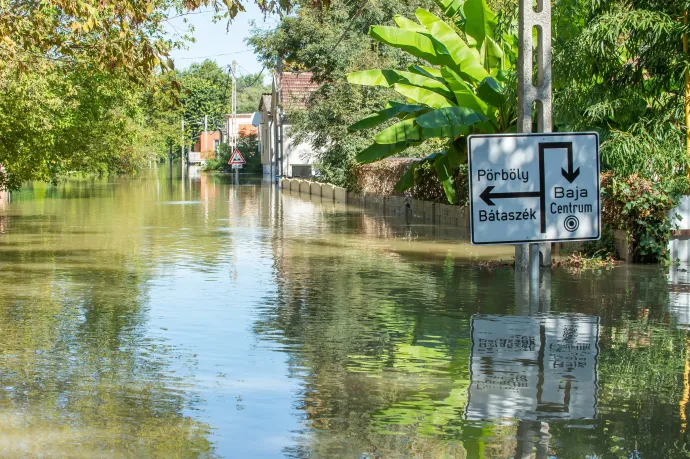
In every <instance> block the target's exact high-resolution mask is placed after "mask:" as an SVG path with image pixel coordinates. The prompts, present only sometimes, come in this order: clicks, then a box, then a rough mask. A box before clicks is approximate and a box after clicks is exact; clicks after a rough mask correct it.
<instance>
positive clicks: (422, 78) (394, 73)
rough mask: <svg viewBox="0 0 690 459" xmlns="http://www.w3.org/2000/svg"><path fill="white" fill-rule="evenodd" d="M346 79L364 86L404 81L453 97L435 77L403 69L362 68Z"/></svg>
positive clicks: (387, 84) (448, 97)
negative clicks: (362, 69)
mask: <svg viewBox="0 0 690 459" xmlns="http://www.w3.org/2000/svg"><path fill="white" fill-rule="evenodd" d="M347 81H348V82H350V83H354V84H360V85H365V86H386V87H392V86H393V85H394V84H396V83H404V84H408V85H411V86H419V87H422V88H425V89H429V90H431V91H433V92H435V93H437V94H440V95H442V96H443V97H445V98H447V99H451V100H452V99H453V93H452V92H451V91H450V90H449V89H448V86H446V85H445V84H443V83H442V82H441V81H439V80H437V79H436V78H432V77H429V76H426V75H420V74H418V73H413V72H406V71H404V70H364V71H361V72H353V73H350V74H348V75H347Z"/></svg>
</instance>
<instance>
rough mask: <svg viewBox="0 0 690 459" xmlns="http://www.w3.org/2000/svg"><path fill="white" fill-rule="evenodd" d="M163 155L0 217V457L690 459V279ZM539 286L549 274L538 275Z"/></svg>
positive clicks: (17, 196) (28, 201) (74, 184)
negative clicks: (521, 243) (540, 256)
mask: <svg viewBox="0 0 690 459" xmlns="http://www.w3.org/2000/svg"><path fill="white" fill-rule="evenodd" d="M510 255H511V251H510V249H509V248H505V247H496V248H483V249H481V250H480V251H477V250H475V249H474V248H472V247H471V246H470V245H469V244H468V241H467V237H466V235H464V234H461V232H460V231H459V230H458V229H457V228H451V227H433V226H427V225H423V224H419V223H415V222H407V221H405V219H401V218H392V217H386V216H382V215H377V214H376V213H373V212H371V211H368V212H364V211H362V210H360V209H357V208H352V207H347V206H344V205H337V204H333V203H332V202H322V201H321V199H320V198H310V197H308V196H306V197H305V196H300V195H299V194H295V193H290V192H284V191H281V190H278V189H276V188H275V187H273V186H272V185H270V184H267V183H263V184H262V183H261V181H259V180H257V179H248V178H244V177H243V178H241V180H240V183H239V184H235V183H233V178H232V176H220V175H204V174H201V173H199V172H198V171H192V172H191V173H186V174H185V175H184V177H181V171H180V170H179V169H177V167H176V168H175V169H174V171H173V173H172V175H170V173H169V171H168V170H167V168H165V167H163V168H161V169H159V170H154V171H151V172H150V173H148V174H143V175H142V176H141V177H138V178H134V179H102V180H81V181H79V180H74V181H69V182H66V183H64V184H61V185H59V186H57V187H53V186H46V185H42V184H33V185H30V186H27V187H26V188H24V189H23V190H21V191H19V192H15V193H13V194H12V200H11V202H10V203H3V204H2V207H1V208H0V410H1V412H0V413H1V416H0V455H2V456H10V457H12V456H28V457H31V456H39V455H43V456H44V457H56V456H57V457H60V456H63V457H150V456H153V457H238V458H239V457H241V458H247V457H251V458H274V457H297V458H341V457H342V458H442V457H453V458H455V457H457V458H464V457H472V458H473V457H491V458H493V457H502V458H507V457H528V455H529V454H532V455H533V456H535V457H563V458H570V457H572V458H576V457H578V458H579V457H601V458H609V457H611V458H619V457H620V458H631V457H687V456H688V452H687V450H688V448H687V447H686V446H685V444H686V441H687V439H688V435H687V421H686V419H687V416H688V409H687V405H688V400H689V399H690V382H689V381H688V375H689V374H690V363H689V362H688V350H689V349H690V341H688V337H687V332H686V329H687V327H688V324H690V276H689V275H688V273H686V272H684V271H682V270H676V269H674V270H671V271H670V272H669V271H668V270H665V269H662V268H658V267H641V266H634V267H623V268H618V269H615V270H613V271H610V272H606V271H605V272H587V273H570V272H567V271H564V270H555V271H553V272H552V273H551V274H550V276H549V275H547V277H550V285H551V289H550V291H549V290H547V289H542V291H541V303H540V304H539V305H535V304H533V303H530V301H529V295H528V293H527V291H526V288H525V285H524V283H523V282H522V281H521V280H520V279H519V278H518V279H517V280H516V278H515V275H514V274H513V272H512V271H511V270H507V269H498V270H487V269H482V268H479V267H477V263H476V262H477V261H480V260H485V259H491V258H504V259H505V258H509V257H510ZM546 280H548V279H546Z"/></svg>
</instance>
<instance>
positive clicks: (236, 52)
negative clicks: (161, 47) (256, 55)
mask: <svg viewBox="0 0 690 459" xmlns="http://www.w3.org/2000/svg"><path fill="white" fill-rule="evenodd" d="M250 51H252V50H251V49H245V50H242V51H235V52H232V53H222V54H211V55H209V56H196V57H178V58H177V60H188V59H208V58H209V57H218V56H231V55H233V54H242V53H248V52H250Z"/></svg>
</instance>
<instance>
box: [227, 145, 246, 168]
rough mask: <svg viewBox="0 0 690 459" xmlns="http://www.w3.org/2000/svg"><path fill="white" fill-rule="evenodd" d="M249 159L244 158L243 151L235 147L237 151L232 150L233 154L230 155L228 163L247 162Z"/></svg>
mask: <svg viewBox="0 0 690 459" xmlns="http://www.w3.org/2000/svg"><path fill="white" fill-rule="evenodd" d="M246 163H247V161H245V160H244V157H243V156H242V153H240V151H239V150H238V149H237V148H235V151H233V152H232V155H231V156H230V161H228V164H246Z"/></svg>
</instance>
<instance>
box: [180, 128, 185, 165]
mask: <svg viewBox="0 0 690 459" xmlns="http://www.w3.org/2000/svg"><path fill="white" fill-rule="evenodd" d="M180 160H181V161H182V165H183V166H184V162H185V161H184V117H183V118H182V134H181V136H180Z"/></svg>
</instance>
